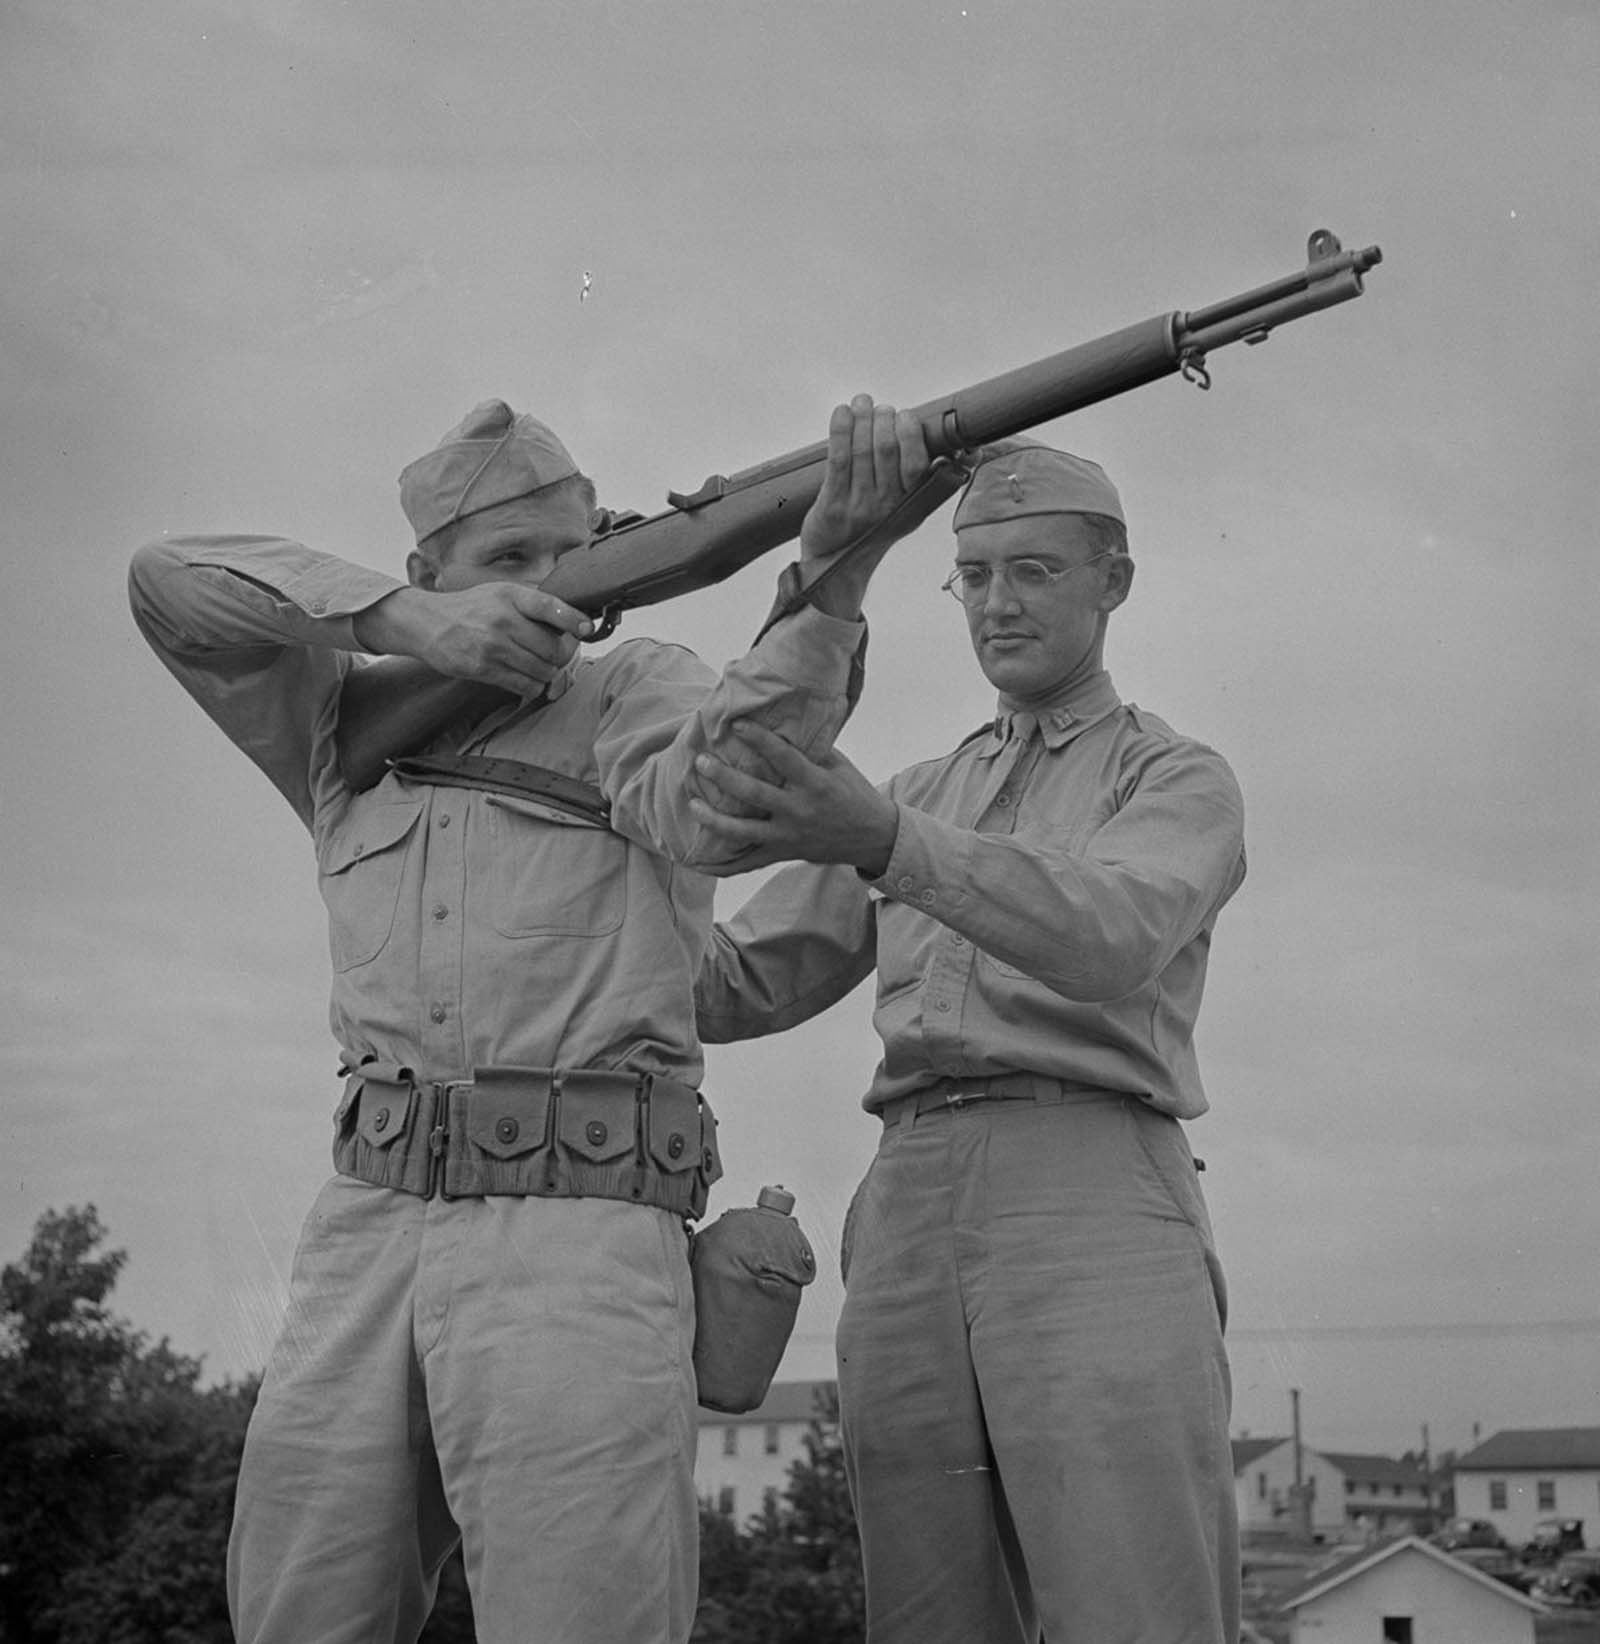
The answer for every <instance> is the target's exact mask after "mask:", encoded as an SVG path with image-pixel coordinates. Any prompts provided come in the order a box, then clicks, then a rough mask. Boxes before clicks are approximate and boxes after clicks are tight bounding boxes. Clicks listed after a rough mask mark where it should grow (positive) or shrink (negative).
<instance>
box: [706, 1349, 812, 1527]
mask: <svg viewBox="0 0 1600 1644" xmlns="http://www.w3.org/2000/svg"><path fill="white" fill-rule="evenodd" d="M833 1390H834V1384H833V1383H832V1382H831V1381H775V1382H774V1383H773V1384H772V1387H771V1388H770V1390H769V1391H768V1393H767V1396H766V1398H765V1399H763V1400H762V1402H761V1403H760V1404H759V1405H758V1406H757V1407H756V1408H755V1409H754V1410H751V1411H748V1412H747V1413H746V1414H744V1415H742V1416H730V1415H724V1414H723V1413H722V1412H720V1411H717V1410H701V1411H700V1412H699V1429H700V1441H699V1446H698V1449H697V1450H696V1452H695V1463H694V1486H695V1490H696V1492H697V1493H698V1494H699V1495H700V1497H701V1498H702V1499H703V1500H707V1501H709V1502H710V1503H711V1505H712V1506H713V1507H715V1508H717V1509H718V1511H720V1512H724V1513H729V1514H731V1515H732V1516H733V1518H735V1519H736V1520H737V1521H738V1522H739V1523H741V1524H742V1523H743V1522H744V1521H745V1520H746V1519H748V1518H751V1517H753V1516H754V1515H755V1514H757V1513H759V1512H760V1511H761V1509H762V1505H763V1503H764V1502H765V1501H767V1500H768V1499H771V1500H776V1499H777V1498H778V1497H779V1496H780V1495H781V1494H782V1493H783V1490H784V1488H785V1486H786V1485H787V1484H788V1482H789V1469H790V1467H791V1466H793V1464H794V1463H795V1462H797V1461H801V1460H804V1458H805V1453H806V1452H805V1436H806V1433H807V1432H808V1431H809V1429H810V1427H811V1423H812V1422H813V1421H815V1420H816V1419H817V1416H818V1412H819V1409H820V1408H821V1404H820V1400H821V1399H822V1398H824V1397H826V1396H827V1395H829V1394H831V1393H832V1392H833Z"/></svg>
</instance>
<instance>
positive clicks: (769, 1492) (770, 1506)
mask: <svg viewBox="0 0 1600 1644" xmlns="http://www.w3.org/2000/svg"><path fill="white" fill-rule="evenodd" d="M761 1510H762V1512H764V1513H765V1514H766V1515H767V1517H768V1518H771V1517H772V1515H773V1514H774V1513H776V1512H777V1510H778V1492H777V1491H776V1490H774V1489H773V1487H772V1486H771V1485H770V1484H769V1485H768V1486H767V1487H766V1489H765V1490H763V1491H762V1492H761Z"/></svg>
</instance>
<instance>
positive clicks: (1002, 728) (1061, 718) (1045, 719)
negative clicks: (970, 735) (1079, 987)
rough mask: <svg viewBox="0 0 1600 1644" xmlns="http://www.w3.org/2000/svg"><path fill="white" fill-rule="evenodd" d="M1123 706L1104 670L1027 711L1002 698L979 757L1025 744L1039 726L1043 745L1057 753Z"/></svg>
mask: <svg viewBox="0 0 1600 1644" xmlns="http://www.w3.org/2000/svg"><path fill="white" fill-rule="evenodd" d="M1121 706H1122V700H1121V698H1120V697H1119V696H1118V695H1117V691H1116V687H1115V686H1114V685H1113V684H1112V683H1111V675H1110V674H1108V673H1107V672H1106V671H1105V669H1104V668H1102V669H1100V670H1099V672H1098V673H1093V674H1090V675H1089V677H1088V678H1087V679H1084V680H1080V681H1078V682H1077V683H1076V684H1074V685H1069V686H1067V687H1066V688H1065V689H1063V690H1061V691H1060V692H1058V693H1057V694H1056V695H1054V696H1050V697H1046V698H1045V699H1044V700H1043V701H1042V702H1030V703H1029V704H1028V705H1027V707H1025V708H1024V707H1023V706H1022V705H1021V704H1020V703H1016V704H1012V703H1008V702H1007V701H1006V699H1005V698H1004V697H1001V699H1000V702H999V707H998V711H997V712H996V714H995V718H994V724H993V725H992V726H991V727H990V728H989V731H988V733H987V734H986V736H985V739H984V742H983V745H982V746H981V747H980V748H979V749H978V756H979V758H981V759H993V758H994V757H995V755H996V754H998V753H999V752H1000V750H1001V749H1002V748H1004V747H1006V746H1007V744H1009V743H1010V742H1012V741H1013V740H1019V741H1023V742H1026V741H1027V739H1028V738H1029V736H1031V735H1032V734H1033V729H1034V727H1035V726H1036V725H1037V726H1038V728H1039V734H1040V735H1041V736H1042V737H1043V738H1044V745H1045V746H1046V747H1047V748H1048V749H1050V751H1051V752H1052V753H1054V752H1055V751H1056V749H1058V748H1062V747H1065V746H1066V744H1067V743H1069V742H1070V741H1072V739H1073V738H1074V737H1076V736H1079V735H1081V734H1082V733H1083V732H1084V731H1086V730H1088V728H1089V727H1090V726H1091V725H1093V724H1094V723H1095V722H1096V721H1097V720H1101V719H1104V718H1105V716H1106V715H1107V714H1109V713H1112V712H1114V711H1115V710H1116V709H1117V708H1119V707H1121Z"/></svg>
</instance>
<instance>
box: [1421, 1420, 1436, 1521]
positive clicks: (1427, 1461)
mask: <svg viewBox="0 0 1600 1644" xmlns="http://www.w3.org/2000/svg"><path fill="white" fill-rule="evenodd" d="M1422 1504H1423V1509H1424V1511H1425V1513H1426V1514H1427V1517H1426V1518H1425V1519H1424V1520H1423V1531H1424V1533H1425V1534H1426V1533H1427V1532H1429V1531H1431V1530H1432V1529H1433V1528H1434V1523H1433V1451H1432V1449H1431V1448H1430V1447H1429V1444H1428V1424H1427V1422H1423V1424H1422Z"/></svg>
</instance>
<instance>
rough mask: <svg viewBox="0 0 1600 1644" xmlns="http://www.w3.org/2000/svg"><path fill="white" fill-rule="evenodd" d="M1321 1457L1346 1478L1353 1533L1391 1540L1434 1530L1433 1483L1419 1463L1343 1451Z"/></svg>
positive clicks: (1348, 1520) (1347, 1511)
mask: <svg viewBox="0 0 1600 1644" xmlns="http://www.w3.org/2000/svg"><path fill="white" fill-rule="evenodd" d="M1321 1454H1322V1457H1323V1459H1324V1460H1325V1461H1327V1462H1329V1463H1330V1464H1331V1465H1332V1466H1333V1468H1334V1470H1335V1471H1336V1472H1338V1473H1340V1474H1341V1475H1342V1476H1343V1478H1344V1516H1345V1522H1346V1524H1347V1526H1349V1527H1350V1528H1351V1529H1356V1530H1360V1531H1362V1532H1364V1533H1365V1534H1367V1535H1369V1536H1373V1535H1377V1536H1387V1535H1398V1534H1403V1533H1406V1532H1409V1531H1412V1530H1419V1531H1427V1530H1430V1529H1432V1528H1433V1525H1432V1522H1431V1521H1432V1518H1433V1514H1434V1505H1435V1503H1434V1499H1433V1489H1432V1486H1431V1481H1430V1479H1429V1476H1428V1473H1427V1471H1426V1470H1425V1469H1424V1468H1422V1467H1419V1466H1417V1465H1416V1463H1415V1462H1410V1461H1393V1460H1391V1459H1390V1458H1389V1457H1388V1456H1367V1455H1353V1454H1350V1453H1348V1452H1346V1451H1343V1450H1324V1451H1322V1452H1321Z"/></svg>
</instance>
